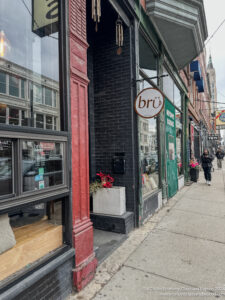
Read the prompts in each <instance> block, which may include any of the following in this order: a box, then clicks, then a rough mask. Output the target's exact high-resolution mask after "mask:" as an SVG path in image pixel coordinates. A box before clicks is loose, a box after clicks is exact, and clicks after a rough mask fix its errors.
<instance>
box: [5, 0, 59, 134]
mask: <svg viewBox="0 0 225 300" xmlns="http://www.w3.org/2000/svg"><path fill="white" fill-rule="evenodd" d="M47 2H48V1H39V0H34V1H31V0H23V1H20V0H17V1H15V0H1V5H0V7H1V9H0V23H1V24H0V25H1V26H0V27H1V28H0V30H1V31H2V32H3V33H4V36H5V39H6V40H7V41H8V43H9V44H10V47H9V49H8V51H5V52H4V56H3V57H0V93H2V94H7V95H10V96H13V97H15V98H18V99H16V100H18V101H17V102H16V103H17V104H16V108H17V109H18V111H19V112H20V115H21V112H22V111H23V110H25V107H24V101H21V99H26V100H27V102H26V116H27V118H28V121H29V122H27V125H28V126H35V121H34V120H32V119H31V118H34V116H36V114H42V115H45V114H46V115H52V116H53V115H54V116H56V117H57V118H59V119H60V105H56V99H58V98H59V94H60V91H59V51H58V49H59V33H58V31H59V24H58V23H59V21H58V1H57V0H56V1H52V3H51V7H50V6H49V5H48V3H47ZM39 6H43V7H39ZM12 7H13V9H11V8H12ZM48 7H50V12H49V14H48V15H50V17H51V19H49V20H48V25H47V26H44V25H43V24H42V22H43V16H42V15H41V14H42V13H46V9H48ZM15 12H16V13H15ZM34 15H35V16H36V17H35V22H33V21H34ZM36 19H38V21H37V20H36ZM42 25H43V26H42ZM15 29H16V30H15ZM5 70H7V71H6V72H5ZM28 88H29V89H28ZM4 103H5V104H6V105H7V107H14V106H15V99H14V98H12V97H6V98H5V99H4ZM13 119H15V120H13ZM2 123H3V121H2ZM5 124H14V125H15V124H16V125H19V126H21V125H22V126H24V124H25V123H24V118H23V117H20V121H19V122H18V118H17V117H15V116H12V115H11V116H10V119H9V122H8V120H6V122H5ZM33 124H34V125H33ZM43 124H44V123H43V122H42V126H40V123H38V128H42V129H46V128H45V126H43ZM59 124H60V122H59ZM27 125H26V124H25V126H27ZM53 129H54V126H53V125H52V127H51V130H53ZM57 129H58V130H60V127H59V126H58V127H57Z"/></svg>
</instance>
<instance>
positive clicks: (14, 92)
mask: <svg viewBox="0 0 225 300" xmlns="http://www.w3.org/2000/svg"><path fill="white" fill-rule="evenodd" d="M9 95H11V96H14V97H19V79H18V78H17V77H15V76H11V75H10V76H9Z"/></svg>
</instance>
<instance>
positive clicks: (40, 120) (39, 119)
mask: <svg viewBox="0 0 225 300" xmlns="http://www.w3.org/2000/svg"><path fill="white" fill-rule="evenodd" d="M36 127H37V128H44V116H43V115H41V114H37V115H36Z"/></svg>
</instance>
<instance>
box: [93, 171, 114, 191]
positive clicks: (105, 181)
mask: <svg viewBox="0 0 225 300" xmlns="http://www.w3.org/2000/svg"><path fill="white" fill-rule="evenodd" d="M96 175H97V176H99V177H100V178H101V183H102V186H103V187H104V188H111V187H112V183H113V182H114V178H113V177H111V176H110V175H109V174H107V175H106V174H104V173H102V172H99V173H97V174H96Z"/></svg>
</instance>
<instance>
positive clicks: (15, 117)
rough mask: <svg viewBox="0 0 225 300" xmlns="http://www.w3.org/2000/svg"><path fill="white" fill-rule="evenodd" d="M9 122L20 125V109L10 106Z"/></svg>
mask: <svg viewBox="0 0 225 300" xmlns="http://www.w3.org/2000/svg"><path fill="white" fill-rule="evenodd" d="M9 124H10V125H19V110H18V109H16V108H9Z"/></svg>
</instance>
